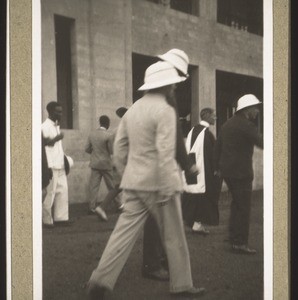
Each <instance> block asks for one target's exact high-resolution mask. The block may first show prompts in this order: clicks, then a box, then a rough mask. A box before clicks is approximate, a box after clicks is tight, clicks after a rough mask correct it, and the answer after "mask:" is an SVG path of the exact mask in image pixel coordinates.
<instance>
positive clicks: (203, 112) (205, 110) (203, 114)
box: [200, 107, 214, 120]
mask: <svg viewBox="0 0 298 300" xmlns="http://www.w3.org/2000/svg"><path fill="white" fill-rule="evenodd" d="M213 112H214V109H212V108H209V107H206V108H203V109H202V110H201V112H200V117H201V119H202V120H205V119H206V116H207V115H211V114H212V113H213Z"/></svg>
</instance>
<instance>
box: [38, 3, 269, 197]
mask: <svg viewBox="0 0 298 300" xmlns="http://www.w3.org/2000/svg"><path fill="white" fill-rule="evenodd" d="M219 2H220V1H217V0H191V1H190V2H188V3H189V4H190V6H191V7H192V9H193V11H192V12H193V13H187V12H183V11H180V10H178V9H175V7H174V6H173V5H172V4H173V3H175V1H174V2H171V1H170V0H168V1H166V0H163V1H161V0H157V1H148V0H42V1H41V8H42V11H41V14H42V108H43V112H42V116H43V120H44V119H45V118H46V117H47V113H46V109H45V107H46V105H47V103H48V102H49V101H53V100H54V101H58V102H60V103H61V104H62V106H63V110H64V118H63V119H64V123H62V124H61V127H62V130H63V131H64V133H65V137H64V140H63V146H64V150H65V153H66V154H67V155H70V156H72V157H73V159H74V161H75V165H74V167H73V169H72V170H71V173H70V175H69V177H68V181H69V193H70V202H85V201H86V200H87V198H86V197H87V194H86V191H87V184H88V178H89V172H90V170H89V167H88V164H89V155H88V154H86V153H85V152H84V145H85V142H86V139H87V135H88V133H89V131H90V130H91V129H93V128H95V127H96V126H97V125H98V123H97V120H98V117H99V116H100V115H102V114H106V115H108V116H109V117H110V119H111V130H115V129H116V127H117V125H118V123H119V119H118V117H117V116H116V114H115V110H116V109H117V108H118V107H119V106H127V107H129V106H130V105H132V103H133V101H135V100H136V99H134V95H135V90H136V89H137V88H138V87H139V86H137V85H138V84H139V83H140V82H141V80H142V77H143V70H145V68H146V67H147V65H148V63H149V62H151V61H154V59H156V58H155V57H156V55H157V54H161V53H164V52H166V51H168V50H169V49H171V48H179V49H183V50H184V51H185V52H186V53H187V54H188V56H189V58H190V65H191V67H190V75H191V76H190V79H189V80H188V83H186V84H187V88H184V90H182V92H181V95H184V94H187V95H188V96H187V97H188V99H186V100H185V103H187V104H186V106H187V107H186V106H185V107H186V109H184V108H183V107H184V106H183V104H182V110H181V117H186V115H189V117H190V120H191V124H192V125H194V124H195V123H196V122H197V121H198V116H199V111H200V109H202V108H204V107H213V108H215V109H216V110H217V112H218V113H220V115H219V121H220V123H219V124H218V126H217V128H215V129H214V133H215V134H216V131H218V130H219V127H220V124H222V123H223V122H224V121H225V120H226V119H227V118H228V117H229V116H230V114H231V113H232V111H233V105H234V102H235V100H236V99H237V97H239V96H241V95H242V94H244V93H246V92H253V93H255V94H257V96H258V97H259V98H261V100H263V99H262V97H263V96H262V95H263V93H262V77H263V62H262V61H263V37H262V36H261V35H259V34H255V33H251V32H249V28H246V27H245V26H242V25H241V27H240V25H239V24H240V23H239V24H238V28H237V26H235V24H232V23H229V24H228V25H227V24H222V23H220V22H218V12H219V9H218V5H219ZM176 3H178V4H179V1H176ZM178 6H179V5H178ZM173 7H174V8H173ZM235 20H236V18H235ZM233 22H234V21H233ZM231 24H232V25H233V26H232V25H231ZM146 62H148V63H147V65H146ZM249 88H251V90H249ZM227 99H230V100H227ZM261 123H262V120H259V127H260V130H262V126H261ZM262 155H263V153H262V151H260V150H256V151H255V181H254V188H255V189H260V188H262V186H263V163H262V162H263V159H262ZM104 192H105V189H104V188H103V189H102V190H101V194H103V193H104Z"/></svg>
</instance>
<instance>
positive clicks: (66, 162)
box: [64, 155, 74, 175]
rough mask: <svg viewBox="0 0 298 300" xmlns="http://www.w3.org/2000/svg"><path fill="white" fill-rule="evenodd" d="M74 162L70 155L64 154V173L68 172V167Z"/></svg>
mask: <svg viewBox="0 0 298 300" xmlns="http://www.w3.org/2000/svg"><path fill="white" fill-rule="evenodd" d="M73 164H74V162H73V159H72V158H71V157H70V156H67V155H64V168H65V172H66V175H68V174H69V171H70V169H71V168H72V166H73Z"/></svg>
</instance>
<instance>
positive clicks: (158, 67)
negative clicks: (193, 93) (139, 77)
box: [138, 61, 186, 99]
mask: <svg viewBox="0 0 298 300" xmlns="http://www.w3.org/2000/svg"><path fill="white" fill-rule="evenodd" d="M185 79H186V77H183V76H179V74H178V72H177V70H176V69H175V68H174V67H173V66H172V65H171V64H170V63H168V62H165V61H158V62H156V63H154V64H152V65H150V66H149V67H148V68H147V69H146V71H145V77H144V84H143V85H142V86H141V87H140V88H139V89H138V90H139V91H146V92H148V93H161V94H164V95H165V96H166V98H167V99H171V98H174V95H175V89H176V84H177V83H179V82H182V81H184V80H185Z"/></svg>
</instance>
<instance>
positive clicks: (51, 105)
mask: <svg viewBox="0 0 298 300" xmlns="http://www.w3.org/2000/svg"><path fill="white" fill-rule="evenodd" d="M58 106H59V107H61V105H60V104H59V103H58V102H56V101H51V102H49V103H48V104H47V111H48V113H49V114H52V113H53V112H54V111H55V108H56V107H58Z"/></svg>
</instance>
